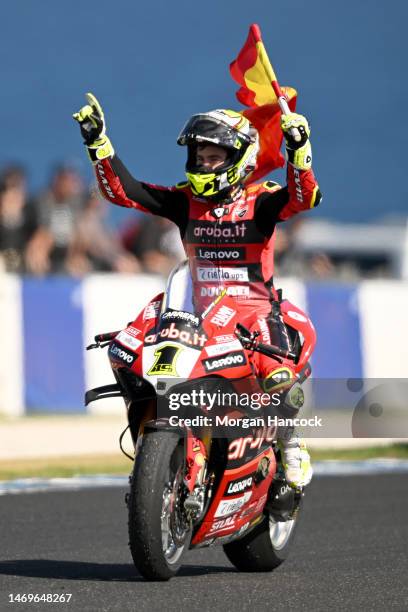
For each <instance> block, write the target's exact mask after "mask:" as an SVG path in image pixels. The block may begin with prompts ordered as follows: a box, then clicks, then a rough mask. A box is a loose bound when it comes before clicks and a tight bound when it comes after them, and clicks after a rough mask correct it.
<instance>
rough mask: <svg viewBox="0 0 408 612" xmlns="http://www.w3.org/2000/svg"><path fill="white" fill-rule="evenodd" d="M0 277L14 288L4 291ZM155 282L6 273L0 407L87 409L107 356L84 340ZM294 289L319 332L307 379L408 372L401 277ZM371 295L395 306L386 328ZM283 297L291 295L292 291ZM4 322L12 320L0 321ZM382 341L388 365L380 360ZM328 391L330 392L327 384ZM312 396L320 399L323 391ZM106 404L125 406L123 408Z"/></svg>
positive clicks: (124, 313) (135, 305)
mask: <svg viewBox="0 0 408 612" xmlns="http://www.w3.org/2000/svg"><path fill="white" fill-rule="evenodd" d="M7 283H9V284H10V286H11V285H12V286H13V291H5V290H4V288H5V285H6V284H7ZM161 288H162V281H159V280H158V279H157V277H154V278H153V277H149V276H147V275H145V276H140V277H139V276H137V277H126V276H117V275H95V276H91V277H88V278H87V279H86V280H84V281H79V280H73V279H68V278H46V279H43V280H39V279H18V278H16V277H11V276H8V277H7V276H5V277H4V278H3V291H2V292H1V293H0V312H1V313H2V319H1V320H0V331H1V335H2V338H3V341H4V345H5V346H7V351H6V352H5V353H4V354H6V355H7V358H4V359H3V360H0V412H5V413H9V414H19V413H21V410H23V412H24V411H25V412H27V413H35V412H56V413H58V412H71V413H78V412H85V408H84V404H83V395H84V391H85V387H86V386H97V385H99V384H108V383H110V382H113V381H114V380H113V376H112V372H111V370H110V368H109V363H108V360H107V358H106V355H105V353H104V352H103V351H93V352H91V353H85V350H84V347H85V345H86V344H87V343H89V342H91V341H92V337H93V335H94V334H95V333H99V332H103V331H111V330H113V329H119V328H120V327H121V326H123V327H124V326H125V325H126V324H127V322H128V321H129V320H131V319H132V318H134V316H135V315H136V314H137V312H138V311H139V310H140V309H141V308H142V307H143V305H144V304H145V303H147V302H148V300H149V299H150V298H151V297H153V296H154V295H156V294H157V293H158V292H159V291H160V290H161ZM301 289H302V291H301V293H302V294H303V293H304V295H305V296H306V304H302V307H303V306H304V307H305V310H306V311H307V312H308V313H309V315H310V317H311V319H312V321H313V323H314V325H315V327H316V331H317V346H316V349H315V352H314V354H313V357H312V366H313V378H315V379H319V380H322V379H327V381H328V379H332V380H333V379H336V380H337V381H338V383H339V384H340V387H339V388H340V389H341V388H342V386H341V385H343V387H344V388H345V389H346V386H347V379H349V378H353V379H359V378H382V377H393V376H394V377H395V376H396V375H398V377H400V378H401V377H405V378H407V377H408V363H407V360H406V355H405V346H406V343H404V341H403V337H402V336H403V334H404V330H405V329H406V320H405V319H406V306H407V304H408V283H403V282H399V281H365V282H363V283H360V284H352V285H350V284H339V283H306V284H305V285H304V286H303V287H302V286H301ZM303 290H304V291H303ZM373 295H374V296H379V295H380V296H386V300H387V302H386V303H387V304H389V303H392V304H393V311H392V317H390V318H389V319H388V320H387V323H386V329H384V325H385V322H384V308H383V307H381V308H380V307H373V300H372V298H371V296H373ZM103 296H106V298H103ZM287 297H288V299H291V295H290V292H289V294H288V295H287ZM377 306H378V305H377ZM384 307H385V306H384ZM7 312H8V313H9V315H10V313H13V316H12V317H11V316H9V315H7ZM19 313H21V314H19ZM4 321H13V323H7V324H6V326H5V324H4ZM1 324H3V327H1ZM11 328H12V329H11ZM390 343H391V344H392V346H393V360H392V362H391V363H390V360H389V359H387V358H386V356H387V355H388V353H389V345H390ZM20 362H21V366H22V367H21V368H20V367H19V364H20ZM387 364H388V369H387ZM396 364H397V365H398V371H396V370H395V368H396ZM390 368H391V369H390ZM19 371H21V372H23V374H22V375H19V374H18V372H19ZM10 373H12V375H10ZM324 388H325V385H319V389H320V391H319V394H321V393H323V394H324V391H322V389H323V390H324ZM327 388H328V389H330V388H331V389H333V387H330V385H329V386H328V387H327ZM13 391H15V393H13ZM335 395H336V398H335V400H336V401H335V402H334V404H333V405H335V404H338V403H339V399H341V398H339V396H338V393H337V392H336V394H335ZM13 397H15V398H17V399H16V400H15V406H12V403H13V401H14V400H10V398H13ZM18 397H20V398H21V397H23V398H24V400H23V402H22V403H23V404H24V406H23V409H21V401H20V407H19V406H18V405H17V404H18ZM317 399H319V402H320V400H321V401H322V402H324V403H325V404H326V405H327V403H328V402H327V398H326V397H319V398H317ZM107 401H108V400H107ZM95 404H96V405H97V406H96V408H95V407H94V406H91V407H90V410H92V411H96V412H99V411H104V408H101V407H102V404H103V402H100V403H98V402H95ZM113 408H114V410H116V409H121V410H123V405H122V404H119V405H118V406H116V405H115V406H114V407H113Z"/></svg>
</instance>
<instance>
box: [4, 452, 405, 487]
mask: <svg viewBox="0 0 408 612" xmlns="http://www.w3.org/2000/svg"><path fill="white" fill-rule="evenodd" d="M313 470H314V475H315V476H318V477H320V476H361V475H366V474H389V473H404V472H408V460H407V459H367V460H364V461H331V460H329V461H316V462H314V463H313ZM128 481H129V479H128V476H107V475H103V474H102V475H98V476H76V477H74V478H21V479H18V480H5V481H0V495H7V494H16V493H40V492H44V491H78V490H80V489H92V488H96V487H126V486H127V485H128Z"/></svg>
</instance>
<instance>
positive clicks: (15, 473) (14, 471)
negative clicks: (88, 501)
mask: <svg viewBox="0 0 408 612" xmlns="http://www.w3.org/2000/svg"><path fill="white" fill-rule="evenodd" d="M132 466H133V463H132V462H131V461H130V460H129V459H127V458H126V457H125V456H124V455H93V456H88V455H78V456H75V457H50V458H46V459H19V460H12V461H11V460H8V461H0V480H13V479H15V478H54V477H70V476H80V475H85V474H86V475H88V474H111V475H112V474H129V473H130V472H131V470H132Z"/></svg>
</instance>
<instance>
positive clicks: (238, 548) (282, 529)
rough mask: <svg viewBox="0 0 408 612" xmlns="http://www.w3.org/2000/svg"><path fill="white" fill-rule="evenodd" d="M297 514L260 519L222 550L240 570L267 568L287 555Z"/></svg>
mask: <svg viewBox="0 0 408 612" xmlns="http://www.w3.org/2000/svg"><path fill="white" fill-rule="evenodd" d="M297 516H298V515H296V518H294V519H292V520H290V521H285V522H283V521H276V520H275V519H274V518H273V517H272V516H270V515H269V516H265V518H264V520H263V521H262V522H261V523H260V524H259V525H258V526H257V527H255V529H254V530H253V531H251V532H250V533H249V534H248V535H247V536H245V537H244V538H241V539H240V540H236V541H235V542H231V543H230V544H226V545H225V546H224V552H225V554H226V555H227V557H228V559H229V560H230V561H231V563H232V564H233V565H235V567H236V568H237V569H238V570H240V571H241V572H270V571H272V570H273V569H275V567H278V565H280V564H281V563H282V562H283V561H284V560H285V559H286V557H287V556H288V554H289V550H290V547H291V545H292V542H293V537H294V534H295V531H296V526H297Z"/></svg>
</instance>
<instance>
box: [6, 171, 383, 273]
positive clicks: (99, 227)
mask: <svg viewBox="0 0 408 612" xmlns="http://www.w3.org/2000/svg"><path fill="white" fill-rule="evenodd" d="M110 206H111V205H110V204H109V203H107V202H106V201H105V200H103V199H102V197H101V196H100V194H99V192H98V190H97V188H96V186H93V187H92V188H91V189H87V188H86V185H85V184H84V181H83V179H82V177H81V175H80V174H79V173H78V171H77V170H76V169H75V168H74V167H72V166H69V165H66V164H63V165H60V166H58V167H56V168H55V169H54V171H53V173H52V175H51V178H50V181H49V185H48V187H47V188H46V189H45V190H44V191H42V192H40V193H38V194H36V195H35V196H34V197H32V196H31V195H30V194H29V193H28V190H27V177H26V173H25V170H24V168H22V167H21V166H18V165H10V166H8V167H6V168H3V169H0V272H1V271H4V272H12V273H19V274H31V275H35V276H45V275H49V274H65V275H70V276H83V275H85V274H88V273H90V272H117V273H128V274H133V273H137V272H145V273H149V274H160V275H163V276H165V277H166V276H168V273H169V272H170V270H171V269H172V268H173V267H174V266H175V265H176V264H177V263H178V262H180V261H182V260H183V259H184V258H185V256H184V250H183V247H182V243H181V240H180V236H179V232H178V229H177V227H176V226H175V225H174V224H173V223H171V222H170V221H168V220H167V219H162V218H159V217H156V216H153V215H144V214H141V213H137V212H135V214H134V215H133V216H129V215H126V216H125V217H124V218H125V222H124V223H123V224H122V229H120V230H114V229H113V227H112V224H111V223H109V220H108V213H109V207H110ZM309 228H310V221H309V220H308V219H306V215H299V216H296V217H294V218H293V219H292V220H290V221H289V222H287V223H284V224H279V226H278V228H277V231H276V241H275V274H276V276H294V277H297V278H309V279H310V278H311V279H323V280H324V279H331V278H333V279H343V280H356V279H358V278H362V277H384V276H386V277H387V276H392V270H391V267H392V266H391V265H390V263H389V262H386V261H376V260H375V259H374V260H372V257H371V259H370V257H367V256H360V258H359V257H358V256H356V254H355V253H354V254H353V253H350V252H348V250H347V248H345V254H343V255H342V254H341V253H340V255H339V254H338V253H335V252H333V250H332V252H329V251H328V250H324V249H319V248H316V249H315V250H312V251H310V249H309V250H307V249H305V248H302V237H304V236H305V234H308V232H309ZM313 244H314V243H313ZM345 247H347V245H346V244H345Z"/></svg>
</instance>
